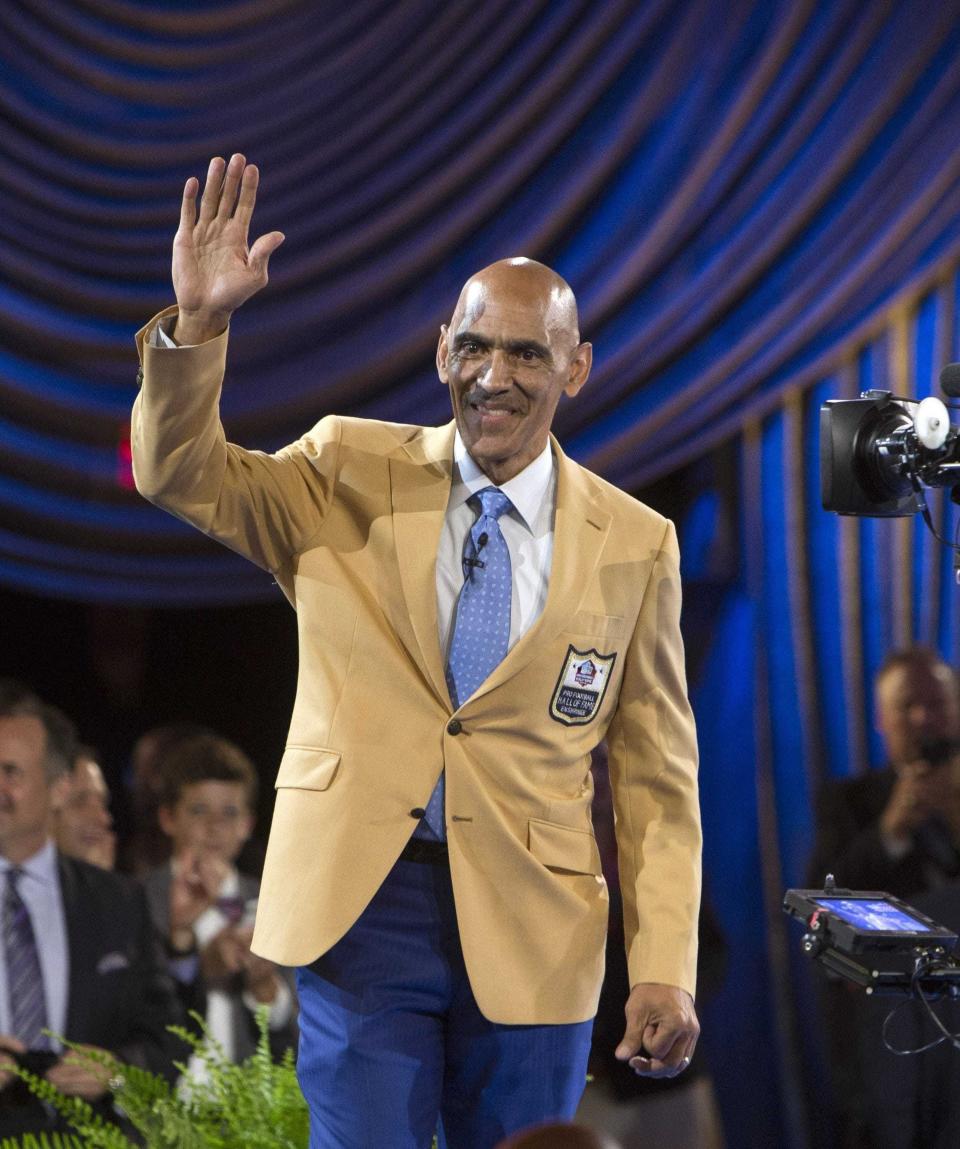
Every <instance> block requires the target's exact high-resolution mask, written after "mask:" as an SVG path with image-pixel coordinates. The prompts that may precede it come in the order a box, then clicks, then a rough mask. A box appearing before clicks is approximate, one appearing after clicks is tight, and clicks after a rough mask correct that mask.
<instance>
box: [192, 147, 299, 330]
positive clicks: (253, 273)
mask: <svg viewBox="0 0 960 1149" xmlns="http://www.w3.org/2000/svg"><path fill="white" fill-rule="evenodd" d="M259 182H260V173H259V171H258V170H257V167H256V165H254V164H248V163H247V161H246V159H245V157H244V156H242V155H240V154H239V153H237V154H236V155H233V156H231V157H230V162H229V163H228V164H225V163H224V161H223V159H222V158H221V157H220V156H215V157H214V158H213V159H212V160H211V161H210V166H209V168H208V169H207V182H206V185H205V187H204V189H203V197H202V199H201V200H200V210H199V213H198V212H197V192H198V191H199V188H200V183H199V180H197V178H196V177H195V176H191V177H190V179H188V180H187V182H186V184H185V185H184V189H183V202H182V204H181V206H180V226H179V228H178V229H177V234H176V237H175V238H174V241H173V289H174V292H175V293H176V296H177V304H178V306H179V308H180V311H179V314H178V316H177V323H176V328H175V329H174V333H173V336H174V338H175V339H176V340H177V342H178V343H183V344H197V343H205V342H206V341H207V340H208V339H213V338H214V337H215V336H217V335H220V334H221V333H222V332H223V331H224V330H226V327H227V324H228V323H229V322H230V316H231V315H232V314H233V312H234V311H236V309H237V308H238V307H240V306H241V304H243V303H245V302H246V301H247V300H248V299H249V298H250V296H251V295H254V294H255V293H256V292H258V291H259V290H260V289H261V288H262V287H264V286H265V285H266V282H267V264H268V263H269V260H270V256H271V255H272V254H273V252H274V251H276V249H277V248H278V247H279V246H280V244H281V243H283V239H284V237H283V233H282V232H279V231H271V232H269V233H268V234H267V235H262V236H260V238H259V239H258V240H257V241H256V243H254V245H253V247H248V246H247V242H248V238H249V233H250V220H251V218H252V216H253V209H254V205H255V204H256V202H257V185H258V184H259Z"/></svg>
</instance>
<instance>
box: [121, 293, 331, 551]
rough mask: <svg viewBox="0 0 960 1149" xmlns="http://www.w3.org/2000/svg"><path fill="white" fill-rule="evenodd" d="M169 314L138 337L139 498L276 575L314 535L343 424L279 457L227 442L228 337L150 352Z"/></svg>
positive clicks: (320, 429)
mask: <svg viewBox="0 0 960 1149" xmlns="http://www.w3.org/2000/svg"><path fill="white" fill-rule="evenodd" d="M174 310H175V309H174ZM170 314H173V311H168V312H163V313H161V315H159V316H157V317H155V318H154V319H153V320H151V322H150V323H148V324H147V326H146V327H144V328H143V329H142V330H141V331H140V332H138V334H137V346H138V350H139V353H140V358H141V363H142V385H141V390H140V394H139V395H138V397H137V400H136V402H135V404H134V408H133V417H132V423H131V436H130V437H131V447H132V452H133V472H134V480H135V482H136V485H137V490H138V491H139V492H140V493H141V494H142V495H143V496H144V497H145V498H147V499H149V500H150V502H152V503H155V504H156V505H157V506H159V507H163V508H164V509H165V510H167V511H170V512H171V513H172V514H174V515H176V516H177V517H178V518H181V519H184V520H185V521H186V522H188V523H190V524H191V525H193V526H195V527H198V528H199V529H200V530H201V531H203V532H204V533H205V534H207V535H209V536H210V537H211V538H214V539H216V540H217V541H219V542H221V543H223V544H224V545H226V546H228V547H230V548H231V549H232V550H235V551H237V552H238V553H239V554H242V555H244V556H245V557H246V558H249V559H251V560H252V561H253V562H255V563H256V564H257V565H258V566H261V567H263V568H264V569H266V570H268V571H271V572H274V573H276V572H277V571H279V570H280V569H282V568H283V567H284V566H285V564H286V563H288V562H289V560H290V558H291V556H293V555H294V554H296V553H297V552H298V551H299V550H300V549H301V548H302V547H303V545H304V543H305V542H307V541H308V540H309V539H310V538H311V537H312V536H313V535H314V534H315V533H316V532H317V530H318V529H319V527H320V525H321V523H322V521H323V518H324V515H325V513H326V511H327V509H328V506H329V502H330V498H331V494H332V488H333V481H334V475H335V473H336V466H337V457H338V453H339V443H340V423H339V420H337V419H335V418H332V417H331V418H328V419H324V420H322V421H321V422H320V423H318V424H317V426H316V427H315V428H314V429H313V431H311V432H310V433H308V434H307V435H305V436H304V437H303V438H302V439H300V440H299V441H298V442H296V443H294V444H292V445H291V446H289V447H285V448H283V449H282V450H281V451H278V452H276V453H275V454H267V453H265V452H262V451H250V450H245V449H244V448H242V447H238V446H236V445H235V444H232V443H228V442H227V440H226V436H225V434H224V431H223V426H222V425H221V422H220V415H219V402H220V391H221V386H222V382H223V376H224V371H225V368H226V354H227V341H228V332H226V331H225V332H224V333H223V334H222V335H220V336H219V337H218V338H216V339H212V340H210V341H209V342H208V343H203V344H200V345H199V346H196V347H179V348H166V347H158V346H154V345H153V343H152V342H151V340H150V338H149V336H150V333H151V332H152V330H153V327H154V326H155V325H156V323H157V322H159V321H160V320H161V319H163V318H165V317H166V316H168V315H170Z"/></svg>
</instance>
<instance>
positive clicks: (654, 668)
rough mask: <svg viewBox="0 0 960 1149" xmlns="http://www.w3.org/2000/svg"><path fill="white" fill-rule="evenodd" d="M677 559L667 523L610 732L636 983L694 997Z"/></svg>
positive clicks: (688, 726) (687, 712) (690, 776)
mask: <svg viewBox="0 0 960 1149" xmlns="http://www.w3.org/2000/svg"><path fill="white" fill-rule="evenodd" d="M680 599H681V594H680V556H679V549H678V547H677V539H676V532H675V530H674V527H673V524H672V523H667V525H666V528H665V530H664V534H663V537H662V539H661V543H660V547H659V550H657V551H655V552H654V553H653V555H652V556H651V573H650V578H649V581H648V582H647V585H646V589H645V591H644V597H643V602H642V605H641V609H640V614H639V617H638V620H637V625H636V628H635V630H634V633H633V635H632V637H631V641H630V645H629V648H628V650H627V655H626V663H625V667H624V675H623V682H622V684H621V689H620V698H619V701H618V706H617V712H616V714H615V716H614V718H613V721H612V722H611V724H610V728H609V730H608V732H607V743H608V749H609V761H610V781H611V786H612V789H613V800H614V811H615V814H616V823H617V852H618V856H619V862H620V885H621V891H622V895H623V920H624V935H625V938H624V940H625V944H626V950H627V965H628V970H629V975H630V985H631V986H634V985H637V984H638V983H639V982H660V983H663V984H666V985H675V986H680V987H681V988H683V989H686V990H688V991H689V992H690V993H691V994H693V993H694V991H695V989H696V959H697V917H698V911H699V905H700V850H701V831H700V807H699V800H698V794H697V763H698V756H697V741H696V728H695V725H694V719H693V713H692V711H691V709H690V703H689V701H688V699H687V687H686V673H685V669H684V656H683V640H682V638H681V636H680Z"/></svg>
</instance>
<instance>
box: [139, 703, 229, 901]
mask: <svg viewBox="0 0 960 1149" xmlns="http://www.w3.org/2000/svg"><path fill="white" fill-rule="evenodd" d="M212 733H213V731H212V730H210V728H209V727H207V726H202V725H201V724H200V723H199V722H168V723H166V724H165V725H163V726H154V727H152V728H151V729H150V730H147V731H145V732H144V733H143V734H141V735H140V737H139V738H138V739H137V740H136V742H135V743H134V744H133V750H132V751H131V753H130V766H129V769H128V772H127V774H126V776H125V778H124V787H123V791H122V792H121V793H120V794H119V795H118V798H119V802H118V806H119V810H118V818H117V822H118V825H119V826H120V828H121V841H120V849H119V868H120V869H121V870H122V871H123V872H124V873H125V874H133V876H134V877H136V878H142V877H144V875H145V874H148V873H150V871H151V870H155V869H156V868H157V867H158V866H162V865H163V864H164V863H165V862H167V861H169V860H170V838H169V836H168V835H167V834H165V833H164V832H163V830H161V828H160V822H159V820H158V817H157V812H158V810H159V808H160V798H161V795H162V794H163V789H164V778H165V769H166V762H167V759H168V758H169V757H170V755H171V754H172V753H173V751H174V750H176V748H177V746H179V744H180V743H181V742H186V741H188V740H189V739H191V738H196V737H198V736H199V735H201V734H212Z"/></svg>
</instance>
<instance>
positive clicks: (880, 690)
mask: <svg viewBox="0 0 960 1149" xmlns="http://www.w3.org/2000/svg"><path fill="white" fill-rule="evenodd" d="M874 700H875V706H876V725H877V729H878V730H879V732H880V734H881V735H882V737H883V741H884V746H885V748H886V752H887V762H888V764H887V765H886V766H884V767H883V768H882V769H880V770H874V771H870V772H868V773H867V774H863V775H860V776H859V777H857V778H852V779H845V780H843V781H841V782H833V783H829V784H828V785H827V786H826V787H825V788H824V790H823V792H822V793H821V795H820V797H819V801H818V804H817V843H816V846H815V848H814V852H813V858H812V860H811V865H810V869H809V874H808V884H809V885H810V886H811V887H818V886H822V885H823V880H824V876H825V875H826V874H828V873H832V874H833V875H834V877H835V878H836V881H837V885H838V886H844V887H846V888H847V889H860V890H885V891H886V892H887V893H890V894H895V895H896V896H897V897H900V898H910V897H911V896H912V895H914V894H917V893H920V892H921V891H925V890H929V889H932V888H935V887H936V886H939V885H943V884H944V883H945V882H947V881H951V880H952V879H954V878H956V877H958V876H960V851H958V843H960V754H958V750H960V705H958V699H957V680H956V676H955V674H954V672H953V670H952V669H951V667H949V666H948V665H947V664H946V663H945V662H944V661H943V659H942V658H940V656H939V655H937V654H936V653H935V652H934V651H932V650H929V649H927V648H926V647H920V646H916V647H909V648H906V649H904V650H898V651H894V652H893V653H892V654H890V655H889V656H888V657H887V658H886V660H885V661H884V663H883V665H882V666H881V667H880V670H879V671H878V672H877V677H876V682H875V686H874Z"/></svg>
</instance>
